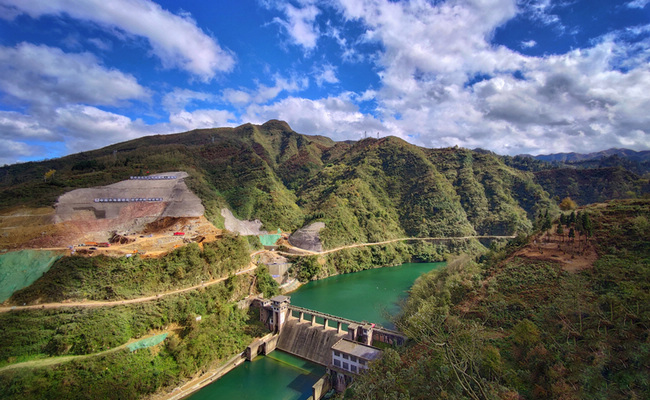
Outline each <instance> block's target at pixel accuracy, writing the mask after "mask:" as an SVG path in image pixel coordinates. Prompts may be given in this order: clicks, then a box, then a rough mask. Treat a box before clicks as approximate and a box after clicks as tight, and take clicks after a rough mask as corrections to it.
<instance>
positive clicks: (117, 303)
mask: <svg viewBox="0 0 650 400" xmlns="http://www.w3.org/2000/svg"><path fill="white" fill-rule="evenodd" d="M255 268H257V267H255V266H253V267H250V266H249V267H248V268H246V269H243V270H240V271H238V272H237V273H235V275H241V274H245V273H248V272H252V271H254V270H255ZM226 279H228V277H223V278H218V279H213V280H211V281H208V282H204V283H201V284H198V285H194V286H190V287H186V288H183V289H176V290H171V291H169V292H163V293H159V294H155V295H152V296H144V297H138V298H135V299H128V300H116V301H76V302H61V303H47V304H37V305H32V306H12V307H0V313H3V312H8V311H12V310H16V311H20V310H42V309H51V308H61V307H87V308H92V307H113V306H120V305H124V304H135V303H144V302H147V301H152V300H157V299H160V298H163V297H165V296H171V295H174V294H179V293H185V292H189V291H191V290H195V289H200V288H204V287H207V286H212V285H215V284H217V283H220V282H223V281H225V280H226Z"/></svg>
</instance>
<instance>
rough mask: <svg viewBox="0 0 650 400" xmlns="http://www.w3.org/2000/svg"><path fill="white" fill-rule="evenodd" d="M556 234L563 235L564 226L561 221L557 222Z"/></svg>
mask: <svg viewBox="0 0 650 400" xmlns="http://www.w3.org/2000/svg"><path fill="white" fill-rule="evenodd" d="M557 234H558V235H564V227H563V226H562V223H561V222H560V223H559V224H557Z"/></svg>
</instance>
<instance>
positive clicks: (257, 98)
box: [222, 75, 309, 107]
mask: <svg viewBox="0 0 650 400" xmlns="http://www.w3.org/2000/svg"><path fill="white" fill-rule="evenodd" d="M273 80H274V85H273V86H267V85H264V84H258V85H257V87H256V88H255V89H252V90H250V89H225V90H224V91H223V92H222V97H223V99H224V100H225V101H226V102H228V103H230V104H232V105H235V106H237V107H240V106H246V105H248V104H251V103H254V104H264V103H267V102H269V101H271V100H273V99H275V98H276V97H278V95H279V94H280V93H282V92H287V93H295V92H299V91H301V90H304V89H306V88H307V87H308V86H309V80H308V79H307V78H304V77H302V78H297V77H292V78H289V79H287V78H284V77H282V76H280V75H275V76H274V77H273Z"/></svg>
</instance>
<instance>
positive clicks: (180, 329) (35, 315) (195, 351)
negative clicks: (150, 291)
mask: <svg viewBox="0 0 650 400" xmlns="http://www.w3.org/2000/svg"><path fill="white" fill-rule="evenodd" d="M248 285H249V281H248V280H247V279H243V278H242V277H233V278H232V279H230V280H229V281H228V282H226V283H225V284H221V285H215V286H210V287H207V288H205V289H203V290H199V291H193V292H190V293H186V294H182V295H177V296H172V297H165V298H163V299H161V300H159V301H157V302H151V303H143V304H138V305H124V306H118V307H110V308H97V309H69V308H62V309H56V310H37V311H22V312H11V313H3V314H0V325H1V326H2V329H3V335H2V336H1V337H0V366H2V365H3V364H12V363H15V362H20V361H25V360H29V359H39V358H43V357H51V356H61V355H71V354H92V353H96V352H100V351H102V350H106V349H110V348H113V347H117V346H119V345H121V344H124V343H126V342H127V341H128V340H129V339H131V338H135V337H141V336H143V335H145V334H147V333H148V332H150V331H151V330H156V331H157V332H159V331H161V330H165V331H171V334H170V336H169V337H168V338H167V339H166V340H165V342H163V344H161V345H158V346H156V347H153V348H150V349H143V350H138V351H137V352H135V353H130V352H129V351H128V350H127V349H123V350H118V351H115V352H110V353H105V354H103V355H98V356H96V357H89V358H84V359H81V360H74V361H70V362H67V363H61V364H59V365H57V366H50V367H40V368H39V367H29V368H13V369H0V398H7V399H14V398H15V399H23V398H43V399H49V398H52V399H59V398H66V399H97V398H106V399H108V398H114V399H118V398H119V399H136V398H140V397H142V396H143V395H144V394H148V393H153V392H155V391H156V390H159V389H161V388H168V390H170V389H171V388H173V387H174V386H175V385H177V384H178V383H179V382H180V381H182V380H184V379H187V378H188V377H190V376H192V375H194V374H196V373H197V372H199V371H201V370H204V369H206V368H209V367H210V366H214V365H216V364H218V363H219V362H222V361H223V360H225V359H227V358H229V357H230V356H232V355H233V354H235V353H238V352H240V351H242V350H243V349H244V348H245V346H246V345H247V344H248V343H249V342H250V340H251V339H252V338H251V335H253V334H257V328H256V327H255V323H254V322H252V321H251V325H249V324H248V322H247V321H248V318H249V316H248V315H247V314H246V313H245V312H244V311H241V310H239V309H238V308H237V307H236V306H235V305H234V304H233V303H232V299H233V298H237V297H239V296H240V293H241V291H242V290H248ZM198 315H201V316H202V317H203V318H202V319H201V321H200V322H198V321H196V318H195V317H196V316H198Z"/></svg>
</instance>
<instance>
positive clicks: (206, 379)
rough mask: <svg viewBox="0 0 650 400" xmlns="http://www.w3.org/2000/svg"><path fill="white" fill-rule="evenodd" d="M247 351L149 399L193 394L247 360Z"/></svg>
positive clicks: (167, 399)
mask: <svg viewBox="0 0 650 400" xmlns="http://www.w3.org/2000/svg"><path fill="white" fill-rule="evenodd" d="M244 353H245V352H241V353H239V354H237V355H235V356H233V357H231V358H230V359H229V360H228V361H226V362H225V363H223V364H221V365H220V366H218V367H216V368H214V369H211V370H209V371H207V372H205V373H203V374H201V375H199V376H198V377H196V378H193V379H191V380H189V381H188V382H186V383H184V384H183V385H181V386H177V387H176V388H175V389H174V390H172V391H171V392H168V393H159V394H155V395H153V396H149V397H147V400H180V399H182V398H185V397H187V396H189V395H191V394H192V393H194V392H197V391H198V390H199V389H202V388H204V387H205V386H208V385H209V384H211V383H212V382H214V381H216V380H217V379H219V378H221V377H222V376H224V375H226V374H227V373H228V372H230V371H232V370H233V369H235V368H236V367H238V366H239V365H241V364H242V363H243V362H245V361H246V356H245V354H244Z"/></svg>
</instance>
